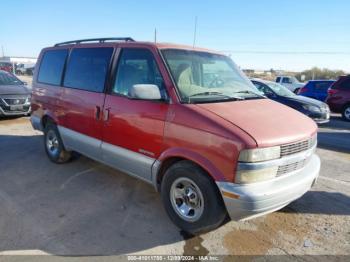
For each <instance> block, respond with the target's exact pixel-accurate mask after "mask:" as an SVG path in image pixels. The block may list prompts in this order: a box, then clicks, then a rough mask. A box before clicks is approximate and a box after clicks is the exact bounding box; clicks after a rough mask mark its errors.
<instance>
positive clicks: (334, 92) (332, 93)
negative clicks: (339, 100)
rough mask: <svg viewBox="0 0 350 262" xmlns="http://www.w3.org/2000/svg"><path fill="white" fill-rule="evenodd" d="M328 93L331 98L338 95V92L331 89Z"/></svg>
mask: <svg viewBox="0 0 350 262" xmlns="http://www.w3.org/2000/svg"><path fill="white" fill-rule="evenodd" d="M327 93H328V95H329V96H332V95H335V94H336V93H338V90H337V89H331V88H329V89H328V90H327Z"/></svg>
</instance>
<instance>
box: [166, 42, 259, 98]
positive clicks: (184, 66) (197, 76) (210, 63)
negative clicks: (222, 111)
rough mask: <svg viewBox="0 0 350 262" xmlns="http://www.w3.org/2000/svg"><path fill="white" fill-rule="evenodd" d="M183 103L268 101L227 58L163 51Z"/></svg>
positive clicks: (197, 52)
mask: <svg viewBox="0 0 350 262" xmlns="http://www.w3.org/2000/svg"><path fill="white" fill-rule="evenodd" d="M162 54H163V57H164V59H165V61H166V63H167V65H168V67H169V69H170V73H171V75H172V77H173V79H174V81H175V84H176V87H177V90H178V93H179V95H180V96H181V101H182V102H185V103H207V102H219V101H220V102H221V101H232V100H243V99H257V98H264V97H263V96H262V95H261V94H259V91H258V90H257V89H256V88H255V87H254V85H253V84H252V83H251V82H250V81H249V79H248V78H247V77H246V76H245V75H244V74H243V73H242V72H241V71H240V70H239V69H238V68H237V66H236V65H235V64H234V63H233V62H232V60H231V59H229V58H228V57H226V56H224V55H218V54H211V53H206V52H199V51H188V50H178V49H165V50H162Z"/></svg>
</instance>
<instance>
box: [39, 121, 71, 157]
mask: <svg viewBox="0 0 350 262" xmlns="http://www.w3.org/2000/svg"><path fill="white" fill-rule="evenodd" d="M50 141H51V144H50ZM50 145H51V146H50ZM44 146H45V152H46V154H47V156H48V157H49V159H50V160H51V161H52V162H54V163H56V164H63V163H66V162H68V161H70V160H71V157H72V152H70V151H67V150H65V148H64V145H63V142H62V139H61V136H60V133H59V132H58V129H57V126H56V125H55V124H53V123H51V122H49V123H47V124H46V126H45V129H44Z"/></svg>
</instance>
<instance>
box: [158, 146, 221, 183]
mask: <svg viewBox="0 0 350 262" xmlns="http://www.w3.org/2000/svg"><path fill="white" fill-rule="evenodd" d="M170 158H183V159H185V160H190V161H192V162H193V163H195V164H197V165H198V166H200V167H201V168H203V170H205V171H206V172H207V173H208V174H209V175H210V176H211V177H212V178H213V179H214V181H215V182H220V181H221V182H222V181H226V178H225V176H224V174H222V172H220V170H219V169H218V168H216V166H215V165H214V164H213V163H212V162H211V161H210V160H209V159H207V158H205V157H203V156H202V155H200V154H198V153H196V152H194V151H191V150H189V149H185V148H181V147H176V148H170V149H168V150H165V151H164V152H163V153H162V154H161V155H160V156H159V158H158V159H157V160H156V161H155V163H154V164H153V166H152V181H153V184H154V186H155V187H156V188H158V182H157V181H158V176H159V175H160V173H159V171H160V169H161V166H162V163H164V161H166V160H167V159H170Z"/></svg>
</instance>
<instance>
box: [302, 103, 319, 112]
mask: <svg viewBox="0 0 350 262" xmlns="http://www.w3.org/2000/svg"><path fill="white" fill-rule="evenodd" d="M303 108H304V109H305V110H308V111H312V112H321V108H319V107H318V106H313V105H303Z"/></svg>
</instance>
